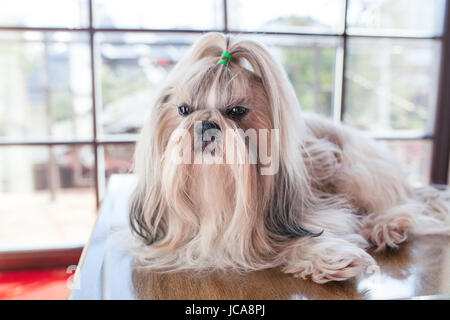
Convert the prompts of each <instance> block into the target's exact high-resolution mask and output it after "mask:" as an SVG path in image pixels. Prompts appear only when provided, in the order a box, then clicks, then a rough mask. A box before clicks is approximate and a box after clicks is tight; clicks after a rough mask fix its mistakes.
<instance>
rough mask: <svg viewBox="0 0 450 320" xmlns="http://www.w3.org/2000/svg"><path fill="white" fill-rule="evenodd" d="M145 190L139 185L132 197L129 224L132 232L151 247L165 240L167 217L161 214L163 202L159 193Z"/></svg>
mask: <svg viewBox="0 0 450 320" xmlns="http://www.w3.org/2000/svg"><path fill="white" fill-rule="evenodd" d="M144 188H145V187H144V186H139V185H138V186H137V187H136V188H135V190H134V192H133V194H132V195H131V199H130V214H129V222H130V226H131V230H132V231H133V232H134V233H135V234H136V235H137V236H139V237H140V238H141V240H143V242H144V243H145V244H146V245H150V244H152V243H154V242H156V241H158V240H161V239H162V238H164V236H165V230H166V217H164V216H163V215H162V214H161V212H162V208H161V201H160V197H159V196H158V194H157V192H155V191H150V192H148V191H146V190H145V189H144ZM148 193H149V194H148Z"/></svg>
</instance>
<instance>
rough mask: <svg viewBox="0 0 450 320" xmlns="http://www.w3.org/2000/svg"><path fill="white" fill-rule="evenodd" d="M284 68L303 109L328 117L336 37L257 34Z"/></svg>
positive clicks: (331, 100)
mask: <svg viewBox="0 0 450 320" xmlns="http://www.w3.org/2000/svg"><path fill="white" fill-rule="evenodd" d="M254 38H255V39H256V40H258V41H261V42H263V43H265V44H266V45H267V46H268V48H269V50H270V51H271V52H272V54H273V55H274V56H275V58H276V59H278V61H280V62H281V64H282V65H283V67H284V68H285V70H286V72H287V74H288V76H289V79H290V81H291V83H292V84H293V86H294V89H295V91H296V93H297V97H298V99H299V101H300V106H301V107H302V110H305V111H314V112H315V113H319V114H322V115H324V116H327V117H331V116H332V114H333V103H334V87H335V86H334V82H335V62H336V51H337V48H338V46H339V41H338V39H335V38H330V37H327V38H312V37H292V36H257V37H254Z"/></svg>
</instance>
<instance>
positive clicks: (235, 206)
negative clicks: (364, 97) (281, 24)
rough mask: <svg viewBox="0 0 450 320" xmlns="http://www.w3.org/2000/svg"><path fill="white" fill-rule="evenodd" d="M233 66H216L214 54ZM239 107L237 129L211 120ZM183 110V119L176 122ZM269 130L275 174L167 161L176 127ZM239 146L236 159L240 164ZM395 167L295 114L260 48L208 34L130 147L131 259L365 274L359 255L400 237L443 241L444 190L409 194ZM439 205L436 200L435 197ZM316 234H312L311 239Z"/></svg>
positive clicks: (330, 126)
mask: <svg viewBox="0 0 450 320" xmlns="http://www.w3.org/2000/svg"><path fill="white" fill-rule="evenodd" d="M223 51H227V52H229V53H230V54H231V55H232V56H233V59H232V61H231V62H230V63H229V65H228V66H225V65H222V64H219V65H218V64H217V61H218V60H219V58H220V56H221V53H222V52H223ZM242 101H243V102H244V103H246V104H248V107H249V109H250V112H249V114H248V115H247V116H246V118H245V119H242V120H241V121H239V122H236V121H233V120H232V119H229V118H227V117H226V116H225V115H224V113H223V112H222V110H223V108H224V107H226V106H227V105H229V104H233V103H237V102H242ZM183 103H188V104H190V105H191V106H192V107H193V108H194V109H195V112H193V113H192V114H190V115H189V116H188V117H181V116H180V115H179V114H178V111H177V106H179V105H180V104H183ZM200 120H212V121H214V122H216V123H217V124H219V125H220V127H221V129H222V132H225V130H226V129H237V128H243V129H248V128H254V129H278V130H279V137H280V139H279V144H278V145H277V148H278V151H279V154H280V169H279V172H278V173H277V174H275V175H271V176H265V175H261V174H260V170H261V166H260V165H259V164H256V165H255V164H246V165H239V164H213V165H195V164H180V165H173V162H171V161H170V160H171V157H173V152H174V148H175V145H174V142H173V140H171V139H170V138H171V134H172V133H173V132H174V131H175V130H176V129H180V128H181V129H185V130H187V131H188V132H192V131H193V130H194V128H193V127H194V124H195V122H196V121H200ZM246 148H247V146H246V143H245V142H244V141H238V143H237V154H238V156H240V157H242V158H245V157H247V156H248V155H247V153H246V151H247V150H246ZM402 171H403V170H402V167H401V165H400V164H398V163H397V161H396V160H395V159H394V158H393V157H392V156H391V155H390V154H389V152H387V151H386V150H384V149H383V148H382V147H381V146H379V145H378V144H377V143H375V142H374V141H373V140H371V139H369V138H367V137H365V136H364V134H362V133H361V132H358V131H356V130H354V129H351V128H348V127H346V126H343V125H336V124H334V123H332V122H331V121H329V120H326V119H324V118H322V117H319V116H316V115H308V114H306V113H302V111H301V109H300V106H299V104H298V101H297V98H296V95H295V92H294V90H293V88H292V85H291V84H290V83H289V80H288V77H287V75H286V73H285V71H284V70H283V68H282V66H281V65H280V64H279V63H278V62H277V61H276V60H275V59H274V58H273V57H272V56H271V55H270V54H269V52H268V50H267V49H266V48H265V47H264V46H263V45H261V44H259V43H257V42H255V41H252V40H248V39H241V38H239V37H229V36H225V35H223V34H220V33H209V34H206V35H204V36H202V37H201V39H200V40H198V42H197V43H196V44H194V45H193V46H192V47H191V49H190V50H189V51H188V53H187V54H186V55H185V56H184V58H183V59H182V60H181V61H180V62H179V63H178V64H177V65H176V66H175V67H174V69H173V70H172V72H171V73H170V75H169V78H168V80H167V83H166V85H165V87H164V89H163V90H162V92H161V94H160V96H159V98H158V100H157V101H156V102H155V104H154V106H153V107H152V110H151V115H150V117H149V118H148V119H147V120H146V122H145V125H144V127H143V129H142V133H141V138H140V140H139V142H138V144H137V147H136V154H135V173H136V174H137V176H138V185H137V187H136V189H135V191H134V193H133V196H132V200H131V209H130V222H131V225H132V227H133V230H134V231H135V233H136V235H137V236H136V244H135V246H134V249H133V251H134V254H135V255H136V257H137V259H138V261H139V263H140V265H141V266H143V267H147V268H150V269H152V270H155V271H158V272H173V271H180V270H193V271H206V270H217V269H221V270H226V269H233V270H238V271H248V270H257V269H263V268H270V267H281V268H282V270H283V271H284V272H287V273H292V274H294V275H296V276H300V277H304V278H306V277H311V278H312V279H313V280H314V281H316V282H319V283H323V282H327V281H330V280H345V279H348V278H351V277H353V276H357V275H359V274H361V273H362V272H364V270H366V268H367V267H368V266H374V265H375V264H376V263H375V261H374V259H373V258H372V257H371V256H370V255H369V254H368V253H367V252H366V249H367V248H368V247H369V246H370V245H373V246H375V247H376V248H377V249H378V250H382V249H384V248H386V247H396V246H397V245H398V244H400V243H401V242H403V241H405V240H406V238H407V236H409V235H424V234H443V235H450V227H449V226H450V224H449V221H448V219H449V205H448V203H449V202H448V200H449V198H450V195H449V193H448V192H447V193H446V194H445V193H440V192H438V191H436V190H435V189H433V188H431V187H427V188H424V189H421V190H419V191H418V192H415V191H414V190H413V189H412V188H411V187H410V186H409V185H408V184H407V183H406V179H405V176H404V174H403V173H402ZM445 197H446V199H444V198H445ZM320 232H322V233H320Z"/></svg>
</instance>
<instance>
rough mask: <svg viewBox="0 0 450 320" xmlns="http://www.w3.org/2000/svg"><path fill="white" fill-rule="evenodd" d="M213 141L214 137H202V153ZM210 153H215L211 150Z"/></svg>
mask: <svg viewBox="0 0 450 320" xmlns="http://www.w3.org/2000/svg"><path fill="white" fill-rule="evenodd" d="M215 140H216V137H215V136H212V137H210V138H209V137H203V139H202V151H205V149H206V148H207V147H208V146H209V145H211V144H213V143H214V141H215ZM212 151H213V152H215V150H212Z"/></svg>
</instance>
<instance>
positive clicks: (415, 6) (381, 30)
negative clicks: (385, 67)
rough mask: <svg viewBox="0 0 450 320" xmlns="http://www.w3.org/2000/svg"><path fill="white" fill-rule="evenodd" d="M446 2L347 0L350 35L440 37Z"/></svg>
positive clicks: (433, 0)
mask: <svg viewBox="0 0 450 320" xmlns="http://www.w3.org/2000/svg"><path fill="white" fill-rule="evenodd" d="M444 9H445V0H426V1H424V0H349V2H348V12H347V28H348V33H349V34H375V35H382V34H385V35H404V36H435V35H440V34H442V29H443V21H444V13H445V10H444Z"/></svg>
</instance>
